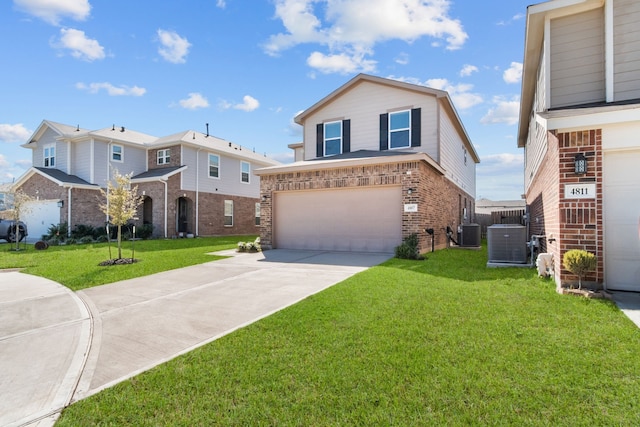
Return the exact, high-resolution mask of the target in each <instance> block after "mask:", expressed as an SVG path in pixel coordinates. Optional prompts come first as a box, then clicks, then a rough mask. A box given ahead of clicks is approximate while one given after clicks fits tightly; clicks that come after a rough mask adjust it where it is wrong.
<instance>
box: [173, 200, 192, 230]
mask: <svg viewBox="0 0 640 427" xmlns="http://www.w3.org/2000/svg"><path fill="white" fill-rule="evenodd" d="M177 216H178V217H177V218H176V221H177V227H178V233H185V234H186V233H188V232H189V231H190V230H189V199H187V198H186V197H180V198H179V199H178V209H177Z"/></svg>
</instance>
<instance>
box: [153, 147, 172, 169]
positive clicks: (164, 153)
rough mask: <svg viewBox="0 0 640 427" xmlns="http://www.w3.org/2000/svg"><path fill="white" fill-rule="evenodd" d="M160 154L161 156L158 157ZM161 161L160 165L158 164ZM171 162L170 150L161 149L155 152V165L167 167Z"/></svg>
mask: <svg viewBox="0 0 640 427" xmlns="http://www.w3.org/2000/svg"><path fill="white" fill-rule="evenodd" d="M160 153H162V155H160ZM160 160H162V163H161V162H160ZM170 162H171V149H170V148H161V149H159V150H158V151H157V152H156V164H157V165H159V166H164V165H168V164H169V163H170Z"/></svg>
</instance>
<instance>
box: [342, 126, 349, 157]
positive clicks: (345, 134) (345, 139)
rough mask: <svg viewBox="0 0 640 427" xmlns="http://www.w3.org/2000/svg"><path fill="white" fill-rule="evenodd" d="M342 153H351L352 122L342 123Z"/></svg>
mask: <svg viewBox="0 0 640 427" xmlns="http://www.w3.org/2000/svg"><path fill="white" fill-rule="evenodd" d="M342 152H343V153H349V152H351V120H343V121H342Z"/></svg>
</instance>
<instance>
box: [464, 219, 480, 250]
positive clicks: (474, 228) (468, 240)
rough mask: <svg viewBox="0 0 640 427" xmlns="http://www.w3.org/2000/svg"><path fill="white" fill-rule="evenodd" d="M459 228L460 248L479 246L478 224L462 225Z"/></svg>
mask: <svg viewBox="0 0 640 427" xmlns="http://www.w3.org/2000/svg"><path fill="white" fill-rule="evenodd" d="M460 228H461V230H460V246H463V247H479V246H480V224H463V225H461V226H460Z"/></svg>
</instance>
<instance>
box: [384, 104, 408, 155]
mask: <svg viewBox="0 0 640 427" xmlns="http://www.w3.org/2000/svg"><path fill="white" fill-rule="evenodd" d="M410 113H411V112H410V111H409V110H406V111H398V112H396V113H389V148H405V147H410V146H411V114H410Z"/></svg>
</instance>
